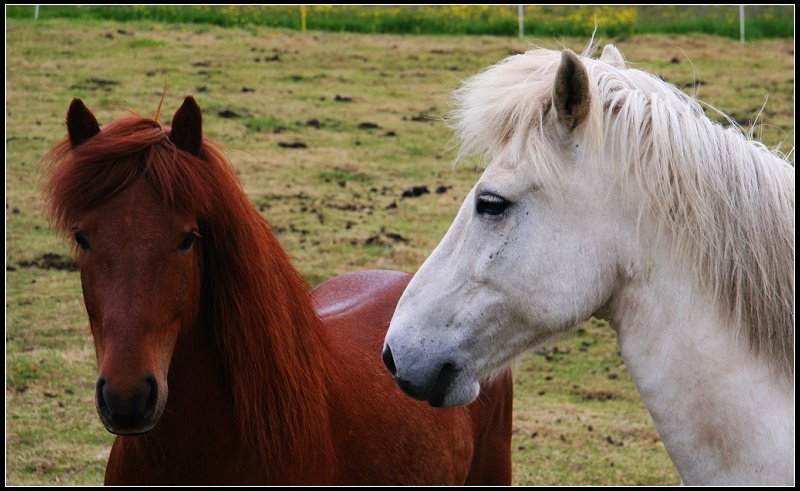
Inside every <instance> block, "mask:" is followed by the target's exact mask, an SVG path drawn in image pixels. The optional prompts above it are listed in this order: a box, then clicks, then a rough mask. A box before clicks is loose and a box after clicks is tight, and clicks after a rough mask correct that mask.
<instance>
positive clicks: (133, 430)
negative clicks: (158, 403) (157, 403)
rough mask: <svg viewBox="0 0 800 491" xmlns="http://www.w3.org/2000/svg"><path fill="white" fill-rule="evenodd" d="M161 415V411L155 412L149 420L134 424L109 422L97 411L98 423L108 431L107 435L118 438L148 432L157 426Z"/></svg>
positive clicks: (122, 421) (119, 421) (123, 421)
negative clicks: (118, 436)
mask: <svg viewBox="0 0 800 491" xmlns="http://www.w3.org/2000/svg"><path fill="white" fill-rule="evenodd" d="M162 413H163V409H162V410H161V411H157V412H156V414H155V415H153V416H152V417H150V418H146V419H144V420H137V421H135V422H134V421H127V420H125V419H121V420H120V419H118V420H116V421H109V420H108V419H107V418H106V417H105V416H104V415H103V414H102V413H101V412H100V411H98V414H99V416H100V422H102V423H103V426H105V428H106V430H108V432H109V433H113V434H115V435H120V436H136V435H143V434H145V433H147V432H149V431H150V430H152V429H153V428H155V426H156V425H157V424H158V422H159V420H160V419H161V414H162Z"/></svg>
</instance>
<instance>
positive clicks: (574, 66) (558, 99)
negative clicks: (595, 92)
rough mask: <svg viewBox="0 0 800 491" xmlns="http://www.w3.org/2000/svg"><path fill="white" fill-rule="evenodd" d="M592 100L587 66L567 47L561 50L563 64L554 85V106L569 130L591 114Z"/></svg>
mask: <svg viewBox="0 0 800 491" xmlns="http://www.w3.org/2000/svg"><path fill="white" fill-rule="evenodd" d="M590 101H591V93H590V92H589V74H588V73H587V72H586V67H584V66H583V63H582V62H581V60H580V58H578V55H576V54H575V53H573V52H572V50H569V49H565V50H564V51H562V52H561V64H560V65H559V66H558V72H556V81H555V84H554V85H553V107H555V109H556V114H558V119H559V120H560V121H561V123H562V124H563V125H564V126H565V127H566V128H567V129H568V130H571V129H573V128H575V127H576V126H578V125H579V124H581V123H582V122H583V120H584V119H586V116H588V115H589V107H590V105H591V104H590Z"/></svg>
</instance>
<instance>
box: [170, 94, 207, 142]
mask: <svg viewBox="0 0 800 491" xmlns="http://www.w3.org/2000/svg"><path fill="white" fill-rule="evenodd" d="M169 139H170V140H172V143H174V144H175V146H176V147H178V148H180V149H181V150H185V151H187V152H189V153H190V154H192V155H197V154H199V153H200V142H201V141H202V140H203V115H202V113H201V112H200V106H198V105H197V103H196V102H195V101H194V97H192V96H190V95H189V96H186V99H184V100H183V104H182V105H181V107H180V108H179V109H178V111H177V112H176V113H175V116H173V117H172V129H171V130H170V133H169Z"/></svg>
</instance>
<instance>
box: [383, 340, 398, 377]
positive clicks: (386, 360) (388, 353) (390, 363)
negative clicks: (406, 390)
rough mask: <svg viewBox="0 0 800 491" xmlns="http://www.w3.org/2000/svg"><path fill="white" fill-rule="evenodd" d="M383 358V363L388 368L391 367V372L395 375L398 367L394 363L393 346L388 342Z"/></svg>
mask: <svg viewBox="0 0 800 491" xmlns="http://www.w3.org/2000/svg"><path fill="white" fill-rule="evenodd" d="M381 357H382V358H383V364H384V365H386V368H388V369H389V373H391V374H392V376H394V374H396V373H397V367H396V366H395V365H394V357H393V356H392V348H390V347H389V345H388V344H387V345H386V347H385V348H383V354H382V355H381Z"/></svg>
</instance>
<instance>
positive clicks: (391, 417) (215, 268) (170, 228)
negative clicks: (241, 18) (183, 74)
mask: <svg viewBox="0 0 800 491" xmlns="http://www.w3.org/2000/svg"><path fill="white" fill-rule="evenodd" d="M67 128H68V132H69V137H68V138H67V139H65V140H64V141H63V142H62V143H60V144H58V145H57V146H56V147H54V148H53V149H52V150H51V151H50V152H49V153H48V155H47V157H46V160H49V161H50V163H51V166H52V169H51V174H50V177H49V180H48V182H47V184H46V188H45V196H46V200H47V204H48V205H49V210H50V213H51V216H52V219H53V221H54V223H55V224H56V225H57V227H58V228H59V229H60V230H61V231H62V232H63V233H64V234H65V235H66V236H67V237H69V238H70V240H72V241H73V243H74V247H75V253H76V255H77V258H78V262H79V264H80V268H81V284H82V286H83V297H84V301H85V305H86V311H87V313H88V316H89V324H90V326H91V330H92V334H93V336H94V341H95V349H96V353H97V361H98V365H99V377H98V379H97V390H96V405H97V412H98V414H99V416H100V420H101V421H102V422H103V424H104V425H105V427H106V428H107V429H108V431H110V432H112V433H115V434H117V435H119V436H117V438H116V440H115V442H114V446H113V448H112V449H111V455H110V457H109V460H108V465H107V468H106V476H105V482H106V484H257V483H258V484H270V483H272V484H301V483H306V484H341V483H352V484H389V483H395V484H422V483H427V484H459V483H467V484H508V483H509V481H510V477H511V476H510V474H511V461H510V439H511V405H512V385H511V377H510V375H508V374H506V375H504V376H502V377H500V378H498V379H497V380H495V381H494V382H493V383H491V384H487V385H486V386H485V388H484V391H483V393H482V395H481V396H480V398H479V400H478V401H477V402H476V403H474V404H472V405H471V406H469V407H465V408H457V409H439V408H432V407H430V406H429V405H427V404H424V403H421V402H418V401H414V400H412V399H410V398H408V397H407V396H405V395H404V394H403V393H402V392H401V391H400V390H399V389H398V388H397V385H396V384H395V383H394V382H393V380H392V378H391V376H390V375H389V373H388V372H387V371H386V370H385V369H384V367H383V365H382V363H381V356H380V352H381V346H382V343H383V338H384V335H385V331H386V328H387V326H388V324H389V320H390V319H391V316H392V313H393V312H394V309H395V305H396V304H397V300H398V298H399V297H400V295H401V293H402V292H403V290H404V288H405V286H406V284H407V283H408V281H409V279H410V277H409V275H407V274H405V273H400V272H392V271H365V272H361V273H353V274H348V275H344V276H341V277H337V278H334V279H331V280H329V281H327V282H325V283H323V284H322V285H320V286H319V287H318V288H316V289H315V290H314V291H313V292H309V291H308V288H307V286H306V284H305V282H304V280H303V278H302V277H301V275H300V274H299V273H298V272H297V270H296V269H294V268H293V267H292V265H291V264H290V261H289V258H288V257H287V255H286V252H285V251H284V250H283V249H282V248H281V246H280V244H279V242H278V240H277V239H276V238H275V237H274V236H273V234H272V233H271V228H270V226H269V224H268V223H267V222H266V221H265V220H264V219H263V218H262V217H261V215H260V214H259V213H258V212H257V211H256V210H255V208H254V207H253V206H252V205H251V204H250V202H249V201H248V199H247V197H246V195H245V194H244V192H243V190H242V188H241V184H240V183H239V181H238V179H237V177H236V174H235V171H234V169H233V168H232V166H231V165H230V163H229V162H228V161H227V160H226V159H225V158H224V157H223V155H222V154H221V152H220V151H219V150H218V149H217V148H216V147H215V146H214V145H213V144H212V143H211V142H209V141H208V140H207V139H204V138H202V118H201V113H200V108H199V107H198V106H197V104H196V103H195V101H194V99H192V98H191V97H187V98H186V100H185V101H184V103H183V105H182V106H181V108H180V109H179V110H178V111H177V113H175V116H174V117H173V119H172V127H171V129H168V128H165V127H163V126H162V125H161V124H160V123H159V122H158V121H157V120H155V119H147V118H142V117H129V118H126V119H121V120H118V121H116V122H114V123H112V124H110V125H108V126H107V127H106V128H104V129H103V130H102V131H101V130H100V127H99V125H98V123H97V120H96V119H95V117H94V115H93V114H92V113H91V112H90V111H89V110H88V109H87V108H86V106H84V104H83V103H82V102H81V101H80V100H78V99H75V100H73V101H72V104H71V106H70V108H69V111H68V113H67ZM168 387H169V397H167V394H168V390H167V388H168Z"/></svg>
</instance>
